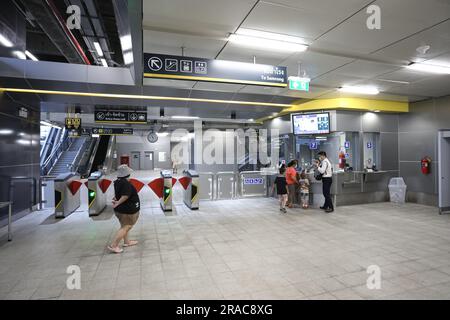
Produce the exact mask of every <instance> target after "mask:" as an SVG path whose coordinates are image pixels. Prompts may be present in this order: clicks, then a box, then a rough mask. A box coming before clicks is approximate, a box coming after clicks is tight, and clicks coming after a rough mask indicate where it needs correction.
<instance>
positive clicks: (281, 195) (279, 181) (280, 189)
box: [272, 167, 289, 213]
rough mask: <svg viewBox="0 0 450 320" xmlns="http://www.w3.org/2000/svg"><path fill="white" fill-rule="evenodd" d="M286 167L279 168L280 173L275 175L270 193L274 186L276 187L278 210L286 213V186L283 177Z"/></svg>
mask: <svg viewBox="0 0 450 320" xmlns="http://www.w3.org/2000/svg"><path fill="white" fill-rule="evenodd" d="M285 173H286V169H285V168H284V167H282V168H280V174H279V175H277V177H276V178H275V181H274V183H273V187H272V193H273V191H274V188H275V186H276V187H277V194H278V199H279V201H280V211H281V212H283V213H286V212H287V211H286V202H287V199H288V194H289V191H288V188H287V182H286V177H285Z"/></svg>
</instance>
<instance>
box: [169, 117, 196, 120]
mask: <svg viewBox="0 0 450 320" xmlns="http://www.w3.org/2000/svg"><path fill="white" fill-rule="evenodd" d="M172 119H180V120H189V119H199V117H192V116H172Z"/></svg>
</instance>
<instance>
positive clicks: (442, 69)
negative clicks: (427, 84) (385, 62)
mask: <svg viewBox="0 0 450 320" xmlns="http://www.w3.org/2000/svg"><path fill="white" fill-rule="evenodd" d="M406 68H407V69H410V70H415V71H423V72H430V73H438V74H450V67H447V66H437V65H434V64H426V63H411V64H410V65H408V66H406Z"/></svg>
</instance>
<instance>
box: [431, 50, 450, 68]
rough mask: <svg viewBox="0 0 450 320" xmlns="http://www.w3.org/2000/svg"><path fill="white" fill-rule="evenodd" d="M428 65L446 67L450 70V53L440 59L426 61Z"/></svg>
mask: <svg viewBox="0 0 450 320" xmlns="http://www.w3.org/2000/svg"><path fill="white" fill-rule="evenodd" d="M426 63H429V64H435V65H437V66H445V67H449V68H450V52H449V53H446V54H443V55H441V56H439V57H436V58H434V59H429V60H427V61H426Z"/></svg>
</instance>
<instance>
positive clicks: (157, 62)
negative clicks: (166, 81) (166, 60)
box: [148, 57, 162, 71]
mask: <svg viewBox="0 0 450 320" xmlns="http://www.w3.org/2000/svg"><path fill="white" fill-rule="evenodd" d="M148 66H149V67H150V69H151V70H153V71H159V70H161V68H162V60H161V59H160V58H158V57H151V58H150V60H149V61H148Z"/></svg>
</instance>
